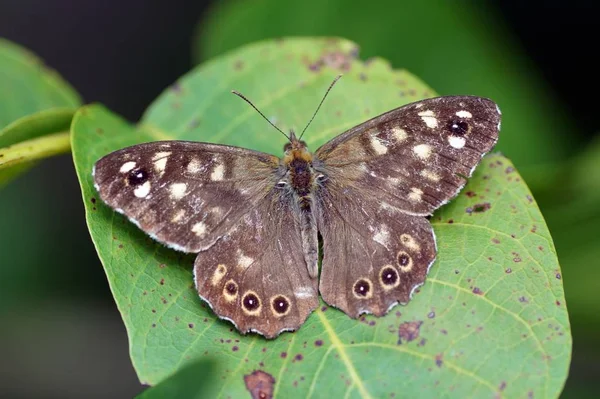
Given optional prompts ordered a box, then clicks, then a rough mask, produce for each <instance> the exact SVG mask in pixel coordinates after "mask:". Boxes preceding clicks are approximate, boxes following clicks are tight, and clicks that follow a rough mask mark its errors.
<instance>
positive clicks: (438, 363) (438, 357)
mask: <svg viewBox="0 0 600 399" xmlns="http://www.w3.org/2000/svg"><path fill="white" fill-rule="evenodd" d="M443 357H444V354H443V353H438V354H437V355H435V365H436V366H438V367H442V364H444V361H443V360H442V358H443Z"/></svg>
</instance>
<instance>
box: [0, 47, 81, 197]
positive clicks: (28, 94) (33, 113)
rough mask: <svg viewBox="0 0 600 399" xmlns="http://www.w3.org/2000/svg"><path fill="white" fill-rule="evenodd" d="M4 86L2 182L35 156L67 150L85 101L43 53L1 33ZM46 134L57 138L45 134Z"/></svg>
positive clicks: (0, 97)
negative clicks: (46, 61)
mask: <svg viewBox="0 0 600 399" xmlns="http://www.w3.org/2000/svg"><path fill="white" fill-rule="evenodd" d="M0 87H2V90H1V91H0V186H2V185H3V184H5V183H7V182H8V181H9V180H11V179H12V178H14V177H16V176H17V175H18V174H20V173H22V172H24V171H26V170H27V169H29V168H30V167H31V166H33V165H34V164H35V161H36V160H39V159H41V158H44V157H47V156H51V155H56V154H59V153H63V152H67V151H69V149H70V145H69V140H68V134H69V126H70V124H71V119H72V117H73V115H74V113H75V110H76V108H77V107H78V106H79V104H80V103H81V100H80V98H79V96H78V94H77V93H76V92H75V91H74V90H73V89H72V88H71V87H70V86H69V85H68V84H67V83H66V82H65V81H64V80H63V79H62V78H61V77H60V76H59V75H58V74H57V73H56V72H55V71H53V70H51V69H48V68H47V67H46V66H44V64H43V62H42V61H41V60H40V59H39V58H37V57H36V56H35V55H33V54H32V53H30V52H29V51H27V50H25V49H23V48H22V47H19V46H18V45H16V44H14V43H11V42H9V41H7V40H4V39H2V38H0ZM59 133H62V135H59ZM45 135H53V136H54V137H48V138H46V139H43V138H42V137H43V136H45ZM18 143H20V144H18ZM17 144H18V145H17ZM9 146H13V147H9Z"/></svg>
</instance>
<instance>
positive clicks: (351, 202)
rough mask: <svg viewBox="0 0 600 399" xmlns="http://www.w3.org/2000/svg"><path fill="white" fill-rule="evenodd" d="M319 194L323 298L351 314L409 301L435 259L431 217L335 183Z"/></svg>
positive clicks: (381, 312)
mask: <svg viewBox="0 0 600 399" xmlns="http://www.w3.org/2000/svg"><path fill="white" fill-rule="evenodd" d="M320 198H321V204H322V207H321V209H322V212H321V214H320V215H319V220H318V226H319V231H320V232H321V235H322V237H323V262H322V271H321V280H320V284H319V290H320V292H321V295H322V296H323V300H324V301H325V302H327V303H328V304H330V305H333V306H335V307H337V308H340V309H342V310H343V311H344V312H345V313H347V314H348V315H349V316H351V317H357V316H358V315H360V314H361V313H373V314H375V315H377V316H381V315H384V314H385V313H386V312H387V311H388V310H389V309H390V307H391V306H393V305H394V304H396V303H398V302H400V303H407V302H408V301H409V300H410V296H411V294H412V292H413V290H414V288H415V287H417V286H419V285H421V284H423V282H424V281H425V276H426V275H427V272H428V270H429V267H430V266H431V264H432V263H433V261H434V260H435V256H436V247H435V245H436V244H435V237H434V235H433V229H432V228H431V225H430V223H429V221H427V219H425V218H424V217H420V216H412V215H408V214H406V213H403V212H401V211H399V210H398V209H396V208H392V207H390V206H387V205H386V204H385V203H381V202H379V201H378V199H377V198H376V197H374V196H373V195H370V194H369V193H366V192H360V191H358V190H356V189H344V188H342V187H340V186H336V185H335V184H334V183H331V184H329V185H328V187H327V191H326V192H324V193H323V194H322V195H321V196H320Z"/></svg>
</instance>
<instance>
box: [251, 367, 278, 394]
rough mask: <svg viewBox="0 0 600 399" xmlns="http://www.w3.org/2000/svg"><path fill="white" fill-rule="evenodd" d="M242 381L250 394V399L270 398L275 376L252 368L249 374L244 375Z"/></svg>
mask: <svg viewBox="0 0 600 399" xmlns="http://www.w3.org/2000/svg"><path fill="white" fill-rule="evenodd" d="M244 383H245V384H246V389H247V390H248V392H250V395H252V399H271V398H272V397H273V385H274V384H275V378H273V376H272V375H271V374H269V373H265V372H264V371H261V370H254V371H253V372H252V373H251V374H248V375H245V376H244Z"/></svg>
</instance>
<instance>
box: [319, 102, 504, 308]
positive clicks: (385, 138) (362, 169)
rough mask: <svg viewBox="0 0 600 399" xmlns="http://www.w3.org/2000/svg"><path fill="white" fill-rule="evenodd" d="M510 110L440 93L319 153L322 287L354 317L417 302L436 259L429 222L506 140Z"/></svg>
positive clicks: (346, 135) (361, 127) (382, 118)
mask: <svg viewBox="0 0 600 399" xmlns="http://www.w3.org/2000/svg"><path fill="white" fill-rule="evenodd" d="M499 125H500V111H499V110H498V108H497V106H496V104H495V103H493V102H492V101H490V100H487V99H482V98H478V97H440V98H434V99H430V100H425V101H421V102H418V103H414V104H410V105H408V106H405V107H402V108H398V109H396V110H393V111H390V112H388V113H386V114H383V115H381V116H378V117H376V118H374V119H372V120H370V121H368V122H365V123H364V124H361V125H359V126H357V127H355V128H353V129H351V130H349V131H348V132H346V133H344V134H342V135H340V136H338V137H336V138H335V139H333V140H331V141H330V142H328V143H327V144H325V145H323V146H322V147H321V148H319V149H318V150H317V152H316V156H317V158H318V159H319V160H320V161H321V162H322V164H320V165H318V166H317V167H318V168H320V169H318V170H319V171H320V172H322V173H323V174H324V175H326V176H327V179H326V180H325V181H324V183H323V185H322V186H321V187H320V188H319V191H318V193H317V198H318V199H319V204H320V207H319V208H320V213H319V220H318V228H319V231H320V233H321V235H322V237H323V262H322V270H321V281H320V284H319V289H320V292H321V295H322V296H323V299H324V300H325V301H326V302H327V303H329V304H330V305H332V306H336V307H338V308H340V309H342V310H343V311H344V312H346V313H347V314H348V315H350V316H352V317H357V316H358V315H359V314H361V313H374V314H376V315H383V314H385V313H386V312H387V311H388V310H389V309H390V307H391V306H393V305H394V304H395V303H398V302H400V303H406V302H408V301H409V299H410V296H411V294H412V292H413V290H414V289H415V288H416V287H417V286H419V285H421V284H423V283H424V281H425V277H426V275H427V272H428V270H429V267H430V266H431V265H432V263H433V261H434V259H435V256H436V242H435V236H434V233H433V229H432V227H431V225H430V223H429V221H427V219H425V217H424V216H426V215H429V214H431V213H432V212H433V211H434V210H435V209H437V208H438V207H440V206H441V205H442V204H444V203H446V202H447V201H448V200H450V199H451V198H452V197H454V196H455V195H456V194H458V192H459V191H460V189H461V188H462V187H463V186H464V184H465V183H466V179H465V177H469V176H471V174H472V172H473V170H474V168H475V166H476V165H477V163H478V162H479V161H480V160H481V157H482V156H483V155H484V154H485V153H486V152H487V151H489V150H490V149H491V148H492V147H493V146H494V144H495V143H496V141H497V138H498V129H499Z"/></svg>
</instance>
